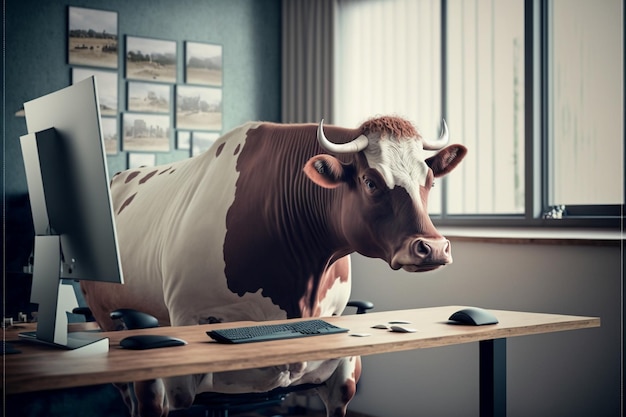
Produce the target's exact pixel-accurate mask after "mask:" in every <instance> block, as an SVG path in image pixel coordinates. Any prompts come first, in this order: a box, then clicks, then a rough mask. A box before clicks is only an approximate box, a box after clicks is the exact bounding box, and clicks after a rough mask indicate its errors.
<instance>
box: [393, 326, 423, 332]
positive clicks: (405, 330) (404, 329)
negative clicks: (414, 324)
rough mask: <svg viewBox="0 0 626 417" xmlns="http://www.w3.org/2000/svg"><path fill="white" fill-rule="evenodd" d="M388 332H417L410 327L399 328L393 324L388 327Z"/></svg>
mask: <svg viewBox="0 0 626 417" xmlns="http://www.w3.org/2000/svg"><path fill="white" fill-rule="evenodd" d="M389 330H391V331H392V332H397V333H415V332H416V331H417V329H412V328H410V327H406V326H401V325H399V324H394V325H393V326H390V327H389Z"/></svg>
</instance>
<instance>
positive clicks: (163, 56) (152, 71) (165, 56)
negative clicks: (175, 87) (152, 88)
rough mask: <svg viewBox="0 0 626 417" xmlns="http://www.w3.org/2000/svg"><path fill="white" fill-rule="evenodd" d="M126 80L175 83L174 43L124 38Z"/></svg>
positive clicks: (132, 37) (133, 37) (161, 40)
mask: <svg viewBox="0 0 626 417" xmlns="http://www.w3.org/2000/svg"><path fill="white" fill-rule="evenodd" d="M125 61H126V78H127V79H129V80H142V81H154V82H165V83H175V82H176V77H177V75H176V74H177V72H176V71H177V55H176V41H170V40H164V39H153V38H143V37H138V36H128V35H127V36H126V55H125Z"/></svg>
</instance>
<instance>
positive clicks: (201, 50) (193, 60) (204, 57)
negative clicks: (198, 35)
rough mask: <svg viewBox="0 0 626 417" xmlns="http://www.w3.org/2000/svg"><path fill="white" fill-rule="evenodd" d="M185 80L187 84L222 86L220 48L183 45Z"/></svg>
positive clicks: (217, 46)
mask: <svg viewBox="0 0 626 417" xmlns="http://www.w3.org/2000/svg"><path fill="white" fill-rule="evenodd" d="M185 47H186V49H185V71H186V73H185V80H186V82H187V83H188V84H202V85H211V86H215V87H221V86H222V46H221V45H215V44H210V43H198V42H186V43H185Z"/></svg>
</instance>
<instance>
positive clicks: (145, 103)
mask: <svg viewBox="0 0 626 417" xmlns="http://www.w3.org/2000/svg"><path fill="white" fill-rule="evenodd" d="M171 96H172V86H171V85H169V84H160V83H147V82H143V81H128V83H127V89H126V109H127V110H128V111H136V112H144V113H169V112H170V107H171V106H170V101H171Z"/></svg>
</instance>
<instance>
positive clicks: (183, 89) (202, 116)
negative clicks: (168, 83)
mask: <svg viewBox="0 0 626 417" xmlns="http://www.w3.org/2000/svg"><path fill="white" fill-rule="evenodd" d="M176 127H177V128H179V129H191V130H222V89H221V88H213V87H196V86H191V85H179V86H177V87H176Z"/></svg>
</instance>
